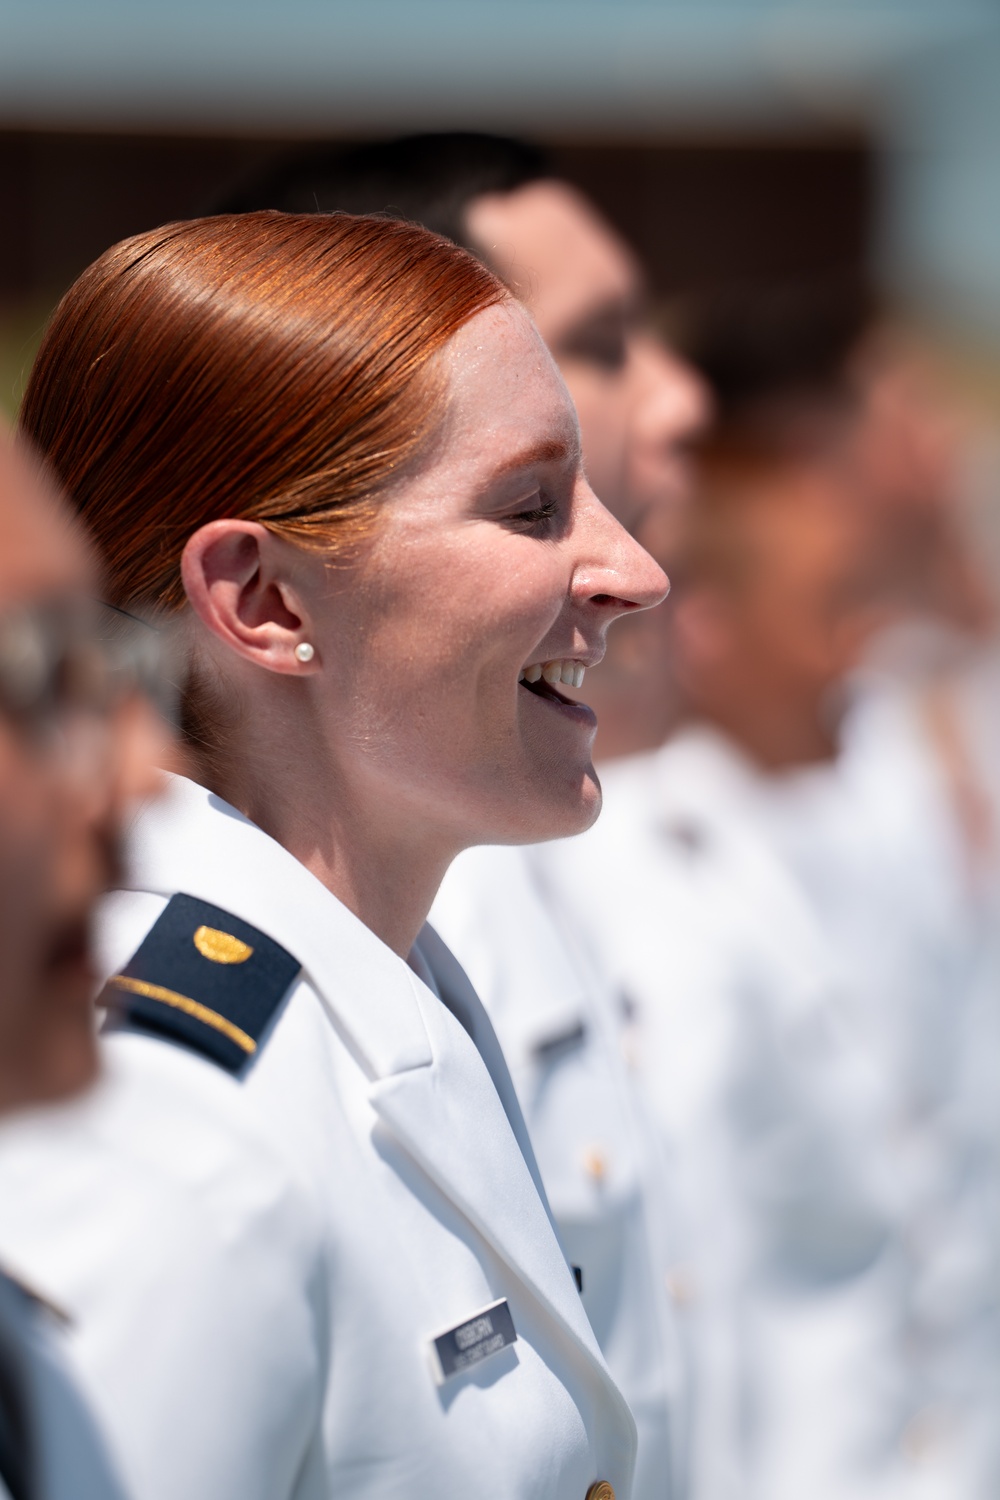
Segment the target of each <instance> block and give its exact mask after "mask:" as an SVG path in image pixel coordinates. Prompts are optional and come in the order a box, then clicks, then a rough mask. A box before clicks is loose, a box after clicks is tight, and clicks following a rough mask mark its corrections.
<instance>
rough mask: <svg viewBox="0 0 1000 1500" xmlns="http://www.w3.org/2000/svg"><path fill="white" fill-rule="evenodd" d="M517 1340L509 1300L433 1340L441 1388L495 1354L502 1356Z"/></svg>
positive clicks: (502, 1301)
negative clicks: (445, 1382)
mask: <svg viewBox="0 0 1000 1500" xmlns="http://www.w3.org/2000/svg"><path fill="white" fill-rule="evenodd" d="M516 1338H517V1332H516V1330H515V1328H514V1319H513V1318H512V1317H511V1315H510V1308H509V1307H508V1306H507V1302H506V1300H505V1299H501V1301H499V1302H491V1303H490V1305H489V1307H484V1308H483V1309H482V1311H481V1312H477V1313H474V1314H473V1316H472V1317H471V1318H469V1319H467V1320H466V1322H464V1323H459V1324H458V1326H457V1328H449V1329H448V1331H447V1333H439V1334H438V1335H437V1337H436V1338H434V1339H432V1340H431V1363H432V1364H433V1366H434V1375H435V1378H436V1380H437V1383H438V1385H441V1384H442V1383H443V1382H444V1381H445V1380H450V1379H451V1377H452V1376H453V1375H460V1374H461V1373H462V1371H463V1370H471V1369H472V1367H473V1365H478V1364H480V1363H481V1362H482V1361H483V1360H484V1359H489V1357H490V1355H491V1354H499V1353H500V1350H501V1349H506V1348H507V1346H508V1345H509V1344H513V1343H514V1341H515V1340H516Z"/></svg>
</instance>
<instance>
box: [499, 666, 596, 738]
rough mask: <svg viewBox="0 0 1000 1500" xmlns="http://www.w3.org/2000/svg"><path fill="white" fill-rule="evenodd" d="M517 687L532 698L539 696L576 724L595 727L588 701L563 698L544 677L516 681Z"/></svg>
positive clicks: (594, 716) (594, 715) (594, 718)
mask: <svg viewBox="0 0 1000 1500" xmlns="http://www.w3.org/2000/svg"><path fill="white" fill-rule="evenodd" d="M518 687H520V688H523V689H524V691H525V692H526V693H530V694H531V696H532V698H539V699H540V700H541V701H542V702H543V703H547V704H548V705H549V706H550V708H554V709H558V710H559V712H560V713H562V714H565V715H566V716H568V717H569V718H572V719H575V720H576V721H577V723H578V724H583V725H585V726H586V727H587V728H593V729H596V728H597V715H596V714H595V713H594V710H593V709H592V708H591V707H590V705H589V704H588V703H577V702H575V701H574V700H573V699H572V698H564V697H563V695H562V693H560V692H557V691H556V689H555V688H554V687H551V686H550V685H549V684H548V683H547V682H546V681H545V679H544V678H542V679H541V681H539V682H523V681H521V682H518Z"/></svg>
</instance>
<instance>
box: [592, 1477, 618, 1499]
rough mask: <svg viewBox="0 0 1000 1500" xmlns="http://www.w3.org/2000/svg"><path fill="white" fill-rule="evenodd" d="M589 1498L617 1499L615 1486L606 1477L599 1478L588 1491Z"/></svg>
mask: <svg viewBox="0 0 1000 1500" xmlns="http://www.w3.org/2000/svg"><path fill="white" fill-rule="evenodd" d="M587 1500H615V1487H614V1485H613V1484H609V1483H608V1481H607V1480H606V1479H599V1480H598V1481H597V1483H596V1484H592V1485H591V1486H590V1489H589V1490H588V1491H587Z"/></svg>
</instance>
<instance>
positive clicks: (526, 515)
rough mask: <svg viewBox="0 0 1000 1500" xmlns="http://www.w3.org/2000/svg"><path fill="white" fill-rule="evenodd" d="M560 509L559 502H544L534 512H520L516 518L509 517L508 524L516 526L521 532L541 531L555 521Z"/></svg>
mask: <svg viewBox="0 0 1000 1500" xmlns="http://www.w3.org/2000/svg"><path fill="white" fill-rule="evenodd" d="M558 509H559V502H558V501H557V500H543V501H542V503H541V505H538V506H535V507H534V508H533V509H532V510H520V511H518V513H517V515H515V516H508V517H507V524H508V525H510V526H514V527H516V528H517V530H519V531H534V530H541V529H542V528H543V527H544V526H546V525H547V524H548V522H549V521H551V520H552V519H553V517H554V516H555V515H556V513H557V511H558Z"/></svg>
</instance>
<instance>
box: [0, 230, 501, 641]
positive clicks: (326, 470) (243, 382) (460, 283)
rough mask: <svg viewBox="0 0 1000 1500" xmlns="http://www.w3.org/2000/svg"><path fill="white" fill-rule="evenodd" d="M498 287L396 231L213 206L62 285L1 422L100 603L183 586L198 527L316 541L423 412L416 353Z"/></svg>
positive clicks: (444, 337)
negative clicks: (237, 523)
mask: <svg viewBox="0 0 1000 1500" xmlns="http://www.w3.org/2000/svg"><path fill="white" fill-rule="evenodd" d="M508 297H509V293H508V292H507V291H506V289H505V288H504V287H503V285H502V284H501V283H500V282H499V281H498V280H497V279H496V278H495V277H494V276H493V275H492V273H491V272H490V271H488V270H487V269H486V267H485V266H483V265H482V264H481V263H480V262H478V261H477V260H475V259H474V258H473V257H472V256H471V255H469V254H468V253H467V252H465V251H464V250H462V249H460V248H459V247H458V246H456V245H454V244H452V243H450V242H449V241H448V240H445V239H443V238H441V237H440V236H438V235H435V234H431V233H429V232H428V231H427V230H425V229H422V228H420V227H418V226H417V225H414V224H408V223H402V222H399V221H392V220H387V219H382V218H372V217H355V216H351V215H347V214H323V215H316V214H310V215H304V214H303V215H291V214H282V213H271V212H263V213H251V214H245V215H220V216H216V217H213V218H207V219H194V220H189V221H186V222H182V223H176V224H168V225H166V226H165V227H163V228H161V229H156V230H153V231H151V232H149V233H146V234H141V235H137V236H135V237H134V238H132V239H128V240H124V241H122V242H121V243H120V244H118V245H115V246H113V247H112V249H110V250H108V251H107V252H106V253H105V254H104V255H102V256H101V257H100V259H99V260H97V261H95V262H94V264H93V265H92V266H90V267H89V268H88V269H87V270H86V271H84V273H83V275H82V276H80V277H79V279H78V280H77V281H76V282H75V283H74V284H73V286H72V287H71V288H70V289H69V291H68V292H67V293H66V295H65V296H64V297H63V299H62V301H61V302H60V304H59V306H58V307H57V309H56V311H55V313H54V314H53V317H52V320H51V322H50V324H49V327H48V329H47V331H46V334H45V337H44V339H43V341H42V345H41V348H40V350H39V353H38V357H37V359H36V361H35V365H34V367H33V369H32V372H31V375H30V378H29V380H28V385H27V390H26V393H25V399H24V403H23V407H22V410H21V416H20V427H21V429H22V430H23V431H24V432H25V433H26V434H27V435H28V437H29V438H30V439H31V440H32V441H33V442H34V443H35V445H36V446H37V447H38V448H39V449H40V451H41V452H42V454H43V455H44V456H45V458H46V459H47V460H48V462H49V463H50V465H51V466H52V468H53V469H54V471H55V473H56V474H57V475H58V477H59V479H60V480H61V481H62V483H63V484H64V485H65V487H66V489H67V490H68V491H69V493H70V495H71V496H72V498H73V499H74V501H75V503H76V505H77V507H78V509H79V511H80V513H81V515H82V516H83V518H84V520H85V521H86V523H87V525H88V526H89V528H90V530H91V532H92V533H93V535H94V537H95V538H96V541H97V544H98V546H99V548H100V551H101V553H102V555H103V559H104V561H105V564H106V569H107V575H108V578H109V582H110V595H109V597H110V599H111V601H112V602H113V603H116V604H119V605H125V606H130V607H133V608H134V607H141V608H152V609H156V610H159V611H167V612H169V611H171V610H176V609H178V608H179V607H180V606H181V605H182V604H183V600H184V595H183V589H182V585H181V578H180V558H181V553H182V551H183V549H184V545H185V543H186V542H187V540H188V538H189V537H190V536H191V534H192V533H193V532H194V531H196V530H197V529H198V527H200V526H202V525H204V524H205V523H207V522H208V521H211V520H215V519H221V518H224V517H238V518H241V519H246V520H254V521H258V522H260V523H262V524H264V525H265V526H267V527H268V528H269V529H271V530H272V531H275V532H277V533H279V534H281V535H283V536H285V537H288V538H289V539H292V540H295V541H297V542H298V543H299V544H301V545H306V546H310V545H314V546H321V547H323V548H324V549H325V550H327V551H329V552H331V553H335V552H336V551H337V549H338V548H348V547H350V546H351V545H352V544H353V543H356V542H357V540H358V539H359V538H361V537H363V536H364V535H366V534H368V532H369V531H370V529H371V527H372V525H373V524H374V523H375V520H376V517H377V508H378V506H377V502H378V499H379V496H380V494H381V493H383V492H384V491H385V490H386V488H387V487H388V486H389V485H390V484H391V483H392V482H393V480H394V479H395V478H397V477H398V476H399V475H400V473H401V472H402V471H404V469H405V467H406V465H408V464H410V463H412V462H413V461H415V459H416V458H417V456H418V454H419V453H420V451H421V449H422V447H423V445H424V444H425V443H426V441H427V440H428V439H429V437H430V436H431V434H432V433H433V432H434V431H435V430H436V429H437V426H438V424H439V421H440V418H441V416H442V414H443V402H444V395H443V384H442V377H441V376H440V373H439V370H438V368H437V367H436V366H435V364H434V356H435V354H436V353H437V352H438V351H439V350H440V349H441V348H442V347H443V346H444V345H445V344H446V343H447V341H448V340H449V339H450V338H451V337H452V335H453V334H454V333H456V332H457V331H458V329H459V328H461V327H462V326H463V325H464V324H465V323H466V322H468V321H469V319H470V318H472V317H474V316H475V315H476V314H477V313H479V312H481V311H483V310H485V309H486V308H488V307H491V306H493V305H495V304H497V303H499V302H502V301H504V300H506V299H507V298H508Z"/></svg>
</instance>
